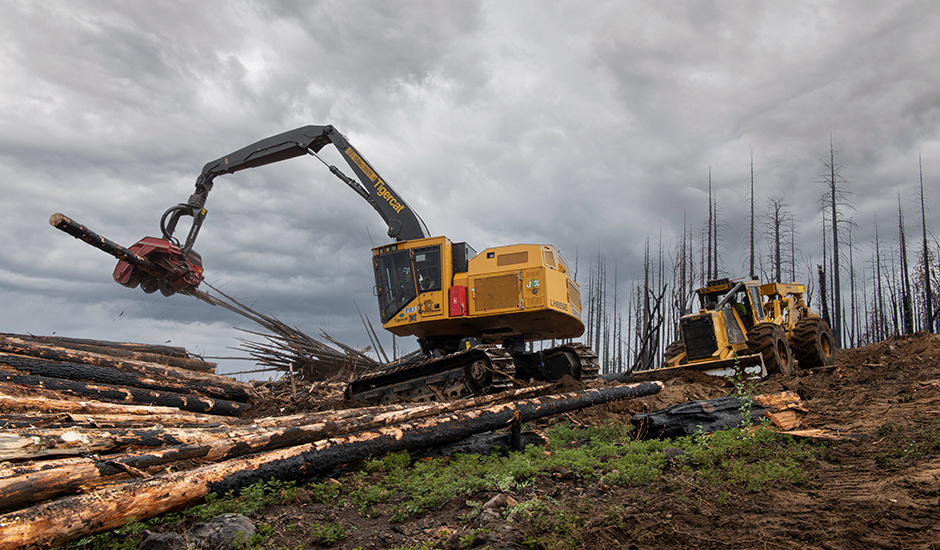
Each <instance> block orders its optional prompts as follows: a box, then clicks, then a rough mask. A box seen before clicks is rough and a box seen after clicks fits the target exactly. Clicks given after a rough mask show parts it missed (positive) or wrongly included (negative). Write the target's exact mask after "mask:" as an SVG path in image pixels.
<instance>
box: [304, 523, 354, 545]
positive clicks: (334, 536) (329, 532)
mask: <svg viewBox="0 0 940 550" xmlns="http://www.w3.org/2000/svg"><path fill="white" fill-rule="evenodd" d="M355 531H356V528H355V527H353V526H351V525H349V526H347V525H343V524H342V523H330V522H324V523H314V524H313V525H312V526H311V527H310V536H311V537H312V538H313V542H315V543H317V544H320V545H322V546H336V545H337V544H339V543H341V542H343V541H344V540H346V539H347V538H349V536H350V535H352V534H353V533H354V532H355Z"/></svg>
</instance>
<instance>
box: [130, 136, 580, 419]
mask: <svg viewBox="0 0 940 550" xmlns="http://www.w3.org/2000/svg"><path fill="white" fill-rule="evenodd" d="M329 144H332V145H333V146H335V147H336V149H337V150H338V151H339V153H340V155H341V156H342V157H343V159H344V160H345V161H346V163H347V164H348V165H349V167H350V168H351V169H352V171H353V172H354V173H355V175H356V179H354V178H351V177H348V176H346V175H345V174H343V173H342V172H341V171H340V170H339V169H338V168H337V167H335V166H332V165H329V164H328V163H327V162H326V161H325V160H323V159H322V158H321V157H320V156H319V155H318V154H317V153H319V151H320V150H321V149H322V148H323V147H325V146H326V145H329ZM305 154H310V155H312V156H315V157H317V158H318V159H319V160H320V161H321V162H323V164H325V165H326V166H328V167H329V170H330V172H332V173H333V174H334V175H335V176H336V177H338V178H339V179H340V180H342V181H343V182H344V183H345V184H346V185H348V186H349V187H350V188H351V189H352V190H353V191H355V192H356V193H357V194H358V195H359V196H360V197H362V198H363V199H365V200H366V201H367V202H368V203H369V204H370V205H371V206H372V207H373V208H374V209H375V210H376V212H378V214H379V215H380V216H381V217H382V219H383V220H384V221H385V223H386V224H387V225H388V235H389V237H391V238H392V239H394V242H392V243H391V244H387V245H382V246H378V247H375V248H374V249H373V251H372V263H373V269H374V272H375V294H376V296H377V297H378V303H379V312H380V314H381V318H382V325H383V326H384V327H385V328H386V329H387V330H389V331H390V332H392V333H393V334H396V335H399V336H412V335H413V336H416V337H417V338H418V343H419V345H420V346H421V350H422V351H423V352H424V359H423V360H421V361H418V362H414V363H406V364H398V365H395V366H392V367H389V368H385V369H382V370H380V371H377V372H372V373H367V374H364V375H362V376H360V377H358V378H356V379H355V380H353V381H352V382H351V383H350V384H349V386H348V387H347V396H348V397H350V398H355V399H359V400H361V401H366V402H370V403H388V402H393V401H399V400H408V401H425V400H438V399H452V398H457V397H463V396H467V395H473V394H479V393H485V392H487V391H491V390H495V389H500V388H505V387H508V386H509V385H510V384H511V383H512V380H513V378H523V379H528V378H537V379H542V380H554V379H558V378H561V377H562V376H564V375H571V376H573V377H575V378H580V379H582V380H584V379H592V378H596V377H597V371H598V366H597V355H596V354H594V353H593V352H592V351H591V350H590V349H589V348H588V347H586V346H583V345H581V344H577V343H573V344H562V345H559V346H556V347H553V348H551V349H546V350H527V349H526V344H527V343H528V342H532V341H536V340H548V339H556V340H560V341H562V342H565V341H570V339H572V338H576V337H578V336H580V335H581V334H582V333H583V332H584V324H583V323H582V321H581V295H580V292H579V290H578V285H577V283H576V282H574V280H573V278H572V277H571V274H570V273H569V270H568V264H567V263H566V262H565V260H564V258H562V256H561V254H559V252H558V250H556V249H555V247H553V246H548V245H524V244H520V245H510V246H503V247H496V248H487V249H486V250H484V251H483V252H481V253H479V254H477V253H476V252H475V251H474V250H473V248H471V247H470V246H469V245H468V244H466V243H454V242H451V241H450V240H449V239H447V238H446V237H441V236H437V237H435V236H431V234H430V233H429V232H428V230H427V227H425V225H424V222H423V221H422V220H421V219H420V218H419V217H418V215H417V214H416V213H415V212H414V211H413V210H412V209H411V208H410V207H409V206H408V204H407V203H406V202H405V201H404V199H402V198H401V196H400V195H399V194H398V193H397V192H396V191H395V190H394V189H392V187H391V186H390V185H389V184H388V183H387V182H386V181H385V180H384V178H382V177H381V176H379V174H378V172H377V171H376V170H375V168H374V167H373V166H372V165H371V164H370V163H369V162H368V161H366V159H365V157H364V156H363V155H362V154H361V153H359V151H358V150H356V148H355V147H353V146H352V145H351V144H350V143H349V142H348V141H347V140H346V138H345V136H343V135H342V134H340V133H339V132H338V131H337V130H336V129H335V128H334V127H333V126H329V125H327V126H304V127H302V128H297V129H296V130H291V131H288V132H284V133H282V134H278V135H276V136H272V137H269V138H266V139H263V140H261V141H259V142H256V143H254V144H252V145H249V146H248V147H245V148H243V149H239V150H238V151H235V152H233V153H231V154H229V155H226V156H224V157H221V158H219V159H217V160H214V161H212V162H209V163H207V164H206V165H205V167H204V168H203V170H202V173H201V174H200V175H199V177H198V178H197V180H196V191H195V193H194V194H193V195H192V196H191V197H190V198H189V201H188V202H186V203H183V204H179V205H177V206H174V207H171V208H170V209H169V210H167V211H166V212H165V213H164V214H163V218H162V219H161V220H160V229H161V232H162V233H163V237H162V238H155V237H146V238H145V239H143V240H142V241H140V242H139V243H137V244H136V245H134V246H132V247H131V248H130V250H131V251H132V252H135V253H137V254H138V255H139V256H143V257H144V258H145V259H146V260H147V261H149V262H150V264H149V265H151V266H156V267H157V268H158V270H157V272H156V273H155V272H154V271H153V269H151V270H150V271H145V270H142V269H140V268H139V267H138V266H135V265H131V264H129V263H128V262H126V261H124V260H122V261H121V262H119V263H118V266H117V268H116V269H115V271H114V278H115V280H116V281H117V282H119V283H120V284H122V285H124V286H128V287H131V288H134V287H136V286H138V285H140V286H141V288H143V289H144V291H145V292H155V291H157V290H160V291H161V292H162V293H163V294H164V295H167V296H169V295H171V294H173V293H175V292H182V293H187V292H192V291H195V289H196V287H197V286H198V285H199V283H200V282H202V279H203V268H202V259H201V257H200V256H199V254H197V253H196V252H195V251H194V250H193V244H194V243H195V240H196V236H197V235H198V233H199V229H200V227H201V226H202V223H203V221H204V219H205V217H206V209H205V203H206V199H207V197H208V194H209V191H210V190H211V189H212V185H213V180H214V179H215V178H216V177H218V176H220V175H223V174H231V173H234V172H237V171H240V170H244V169H246V168H253V167H257V166H262V165H265V164H270V163H273V162H277V161H281V160H286V159H290V158H294V157H297V156H302V155H305ZM182 216H191V217H192V218H193V222H192V226H191V228H190V230H189V234H188V236H187V237H186V240H185V242H183V243H180V242H179V241H178V240H177V239H175V238H174V237H173V233H174V231H175V230H176V226H177V223H178V221H179V220H180V218H181V217H182Z"/></svg>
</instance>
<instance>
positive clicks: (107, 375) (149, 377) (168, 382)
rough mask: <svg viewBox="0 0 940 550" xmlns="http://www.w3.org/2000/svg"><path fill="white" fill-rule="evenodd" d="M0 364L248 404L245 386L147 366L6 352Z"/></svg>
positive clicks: (40, 373) (54, 375) (62, 376)
mask: <svg viewBox="0 0 940 550" xmlns="http://www.w3.org/2000/svg"><path fill="white" fill-rule="evenodd" d="M0 364H4V365H9V366H11V367H13V368H14V369H16V370H18V371H22V372H28V373H30V374H33V375H36V376H45V377H48V378H59V379H62V380H74V381H87V382H100V383H102V384H112V385H116V386H124V387H130V388H142V389H147V390H156V391H171V392H174V393H185V394H202V395H206V396H208V397H213V398H218V399H225V400H228V401H241V402H245V403H247V402H248V401H249V399H250V394H249V393H248V390H247V385H245V386H242V387H237V386H235V385H233V384H225V385H224V386H217V385H213V380H211V379H207V380H205V381H201V380H200V381H196V380H180V379H178V378H170V377H165V376H161V375H160V374H158V373H140V372H139V371H141V370H143V371H146V369H130V370H124V369H114V368H109V367H99V366H96V365H87V364H82V363H69V362H63V361H51V360H48V359H37V358H33V357H23V356H20V355H12V354H9V353H0Z"/></svg>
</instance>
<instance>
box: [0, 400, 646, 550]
mask: <svg viewBox="0 0 940 550" xmlns="http://www.w3.org/2000/svg"><path fill="white" fill-rule="evenodd" d="M661 389H662V384H661V383H657V382H649V383H645V384H639V385H633V386H618V387H614V388H604V389H597V390H587V391H584V392H576V393H568V394H560V395H554V396H547V397H540V398H534V399H528V400H524V401H520V402H517V403H509V404H502V405H493V406H491V407H486V408H481V409H473V410H470V411H463V412H460V413H454V414H449V415H443V416H437V417H434V418H428V419H423V420H419V421H415V422H412V423H408V424H400V425H397V426H392V427H386V428H382V429H380V430H376V431H368V432H361V433H358V434H355V435H350V436H345V437H340V438H334V439H329V440H324V441H319V442H316V443H310V444H306V445H299V446H296V447H289V448H286V449H279V450H275V451H268V452H264V453H257V454H253V455H249V456H247V457H244V458H239V459H233V460H228V461H225V462H221V463H217V464H212V465H208V466H203V467H201V468H197V469H195V470H191V471H186V472H178V473H175V474H168V475H161V476H159V477H155V478H153V479H149V480H145V481H139V482H134V483H128V484H124V485H121V486H118V487H108V488H103V489H100V490H98V491H95V492H93V493H90V494H86V495H78V496H73V497H66V498H64V499H60V500H57V501H53V502H49V503H45V504H40V505H37V506H34V507H31V508H27V509H23V510H19V511H16V512H10V513H7V514H4V515H2V516H0V550H6V549H14V548H40V547H50V546H59V545H62V544H65V543H66V542H69V541H72V540H75V539H78V538H81V537H84V536H88V535H92V534H94V533H98V532H101V531H106V530H109V529H114V528H116V527H119V526H121V525H124V524H125V523H127V521H128V519H130V518H134V519H135V520H137V521H142V520H145V519H149V518H151V517H154V516H157V515H160V514H164V513H167V512H172V511H176V510H181V509H183V508H187V507H189V506H193V505H195V504H198V503H199V502H202V500H203V499H205V497H206V495H208V494H209V493H212V492H215V493H221V494H224V493H226V492H227V491H229V490H237V489H240V488H241V487H245V486H248V485H251V484H253V483H255V482H257V481H259V480H268V479H271V478H277V479H282V480H297V479H304V478H306V477H310V476H312V475H314V474H316V473H322V472H324V471H329V470H332V469H333V468H335V467H337V466H339V465H341V464H345V463H350V462H355V461H358V460H362V459H364V458H366V457H369V456H380V455H383V454H385V453H388V452H396V451H402V450H408V449H415V448H425V447H434V446H437V445H441V444H444V443H449V442H453V441H457V440H459V439H462V438H464V437H468V436H469V435H472V434H475V433H483V432H487V431H492V430H494V429H500V428H504V427H506V426H507V425H509V423H510V422H513V420H514V418H516V417H518V420H519V421H521V422H529V421H531V420H535V419H537V418H540V417H543V416H548V415H552V414H559V413H563V412H567V411H571V410H576V409H579V408H584V407H590V406H594V405H599V404H602V403H606V402H609V401H613V400H617V399H626V398H629V397H638V396H642V395H649V394H653V393H656V392H658V391H660V390H661Z"/></svg>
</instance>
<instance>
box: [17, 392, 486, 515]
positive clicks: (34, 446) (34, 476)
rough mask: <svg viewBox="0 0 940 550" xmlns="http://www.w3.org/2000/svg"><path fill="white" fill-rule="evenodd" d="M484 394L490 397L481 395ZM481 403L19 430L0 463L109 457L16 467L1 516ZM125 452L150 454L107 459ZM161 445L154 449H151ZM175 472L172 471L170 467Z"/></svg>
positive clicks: (463, 408) (470, 402)
mask: <svg viewBox="0 0 940 550" xmlns="http://www.w3.org/2000/svg"><path fill="white" fill-rule="evenodd" d="M486 397H491V396H486ZM477 400H482V398H476V399H464V400H460V401H455V402H451V403H440V404H432V405H422V406H416V407H412V408H410V409H404V410H384V411H382V410H380V409H388V408H389V407H370V408H371V409H379V411H378V412H376V413H375V414H370V413H368V412H366V411H365V410H363V409H352V410H349V411H339V412H348V413H350V414H348V415H345V416H346V418H345V419H339V418H333V419H326V418H324V419H323V420H321V421H320V422H315V423H311V424H307V425H303V426H284V427H280V428H278V429H262V428H259V427H258V426H256V425H251V426H226V427H219V428H215V429H189V430H185V429H172V428H160V429H158V428H153V429H149V430H129V431H124V432H119V431H114V430H78V429H74V428H73V429H49V430H19V431H16V432H11V433H6V434H0V460H22V459H34V458H41V457H43V456H65V455H70V454H71V455H76V454H89V453H96V454H97V455H109V456H102V457H96V458H86V459H81V461H78V462H76V461H73V460H68V461H66V462H63V464H62V466H61V467H58V468H50V467H47V465H43V464H40V465H39V466H38V467H37V468H27V467H21V468H19V470H18V473H17V474H16V476H6V477H5V478H4V477H3V476H0V496H2V497H3V498H2V499H0V512H5V511H7V510H13V509H16V508H19V507H22V506H27V505H30V504H34V503H37V502H42V501H43V500H47V499H50V498H57V497H60V496H63V495H67V494H73V493H76V492H79V490H82V491H87V490H88V489H89V488H93V487H95V486H97V485H101V484H102V483H109V482H113V481H117V480H121V479H127V478H130V477H134V475H135V472H143V471H147V472H149V473H156V472H158V471H159V470H160V469H163V468H165V467H167V466H171V465H174V464H177V463H180V462H182V461H196V462H199V463H210V462H220V461H223V460H228V459H232V458H236V457H240V456H244V455H247V454H249V453H257V452H262V451H269V450H274V449H281V448H285V447H291V446H296V445H301V444H306V443H312V442H315V441H319V440H321V439H326V438H328V437H331V436H337V435H345V434H349V433H353V432H357V431H362V430H368V429H375V428H378V427H381V426H390V425H395V424H401V423H405V422H409V421H413V420H418V419H422V418H428V417H431V416H436V415H440V414H445V413H448V412H455V411H461V410H465V409H467V408H469V406H468V404H472V403H473V402H474V401H477ZM259 430H260V431H259ZM128 447H132V448H135V449H136V448H140V447H148V448H153V449H154V450H151V451H147V452H133V453H126V454H114V453H117V452H119V451H122V450H123V449H126V448H128ZM157 447H161V448H157ZM177 469H178V468H177Z"/></svg>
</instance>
